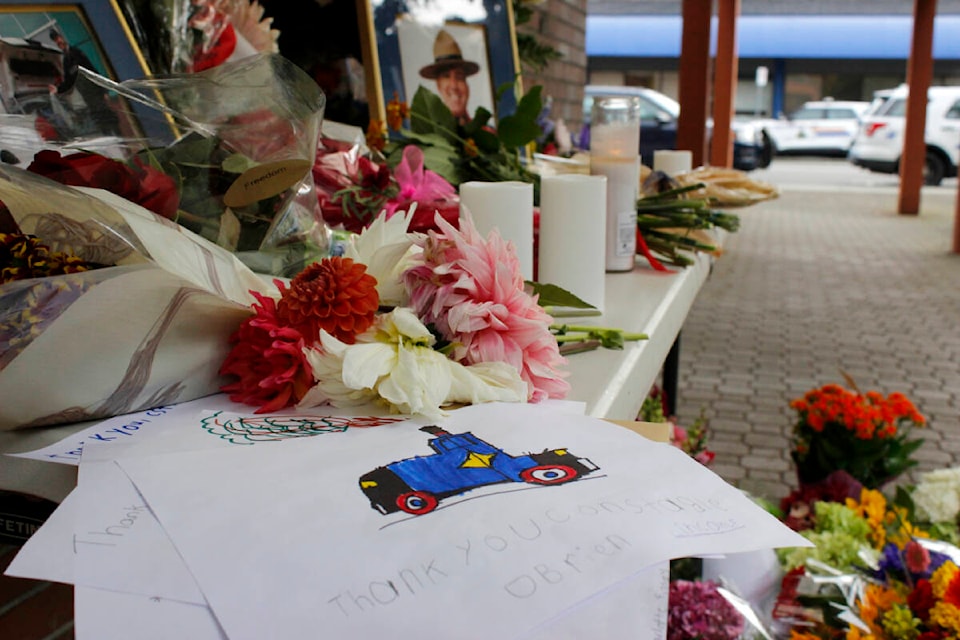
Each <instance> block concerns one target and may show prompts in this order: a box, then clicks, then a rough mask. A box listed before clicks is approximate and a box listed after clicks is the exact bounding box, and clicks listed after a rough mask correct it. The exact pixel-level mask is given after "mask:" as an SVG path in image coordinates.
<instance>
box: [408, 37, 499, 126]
mask: <svg viewBox="0 0 960 640" xmlns="http://www.w3.org/2000/svg"><path fill="white" fill-rule="evenodd" d="M397 36H398V39H399V45H400V63H401V68H402V69H403V88H404V92H403V94H402V95H403V99H405V100H406V101H408V102H409V100H410V99H411V98H412V97H413V95H414V94H415V93H416V92H417V88H418V87H420V86H423V87H426V88H427V89H429V90H430V91H432V92H434V93H436V94H437V95H439V96H440V99H441V100H443V103H444V104H445V105H447V107H448V108H449V109H450V111H451V112H452V113H453V116H454V117H455V118H456V119H457V121H458V122H460V123H461V124H463V123H465V122H467V121H468V120H470V119H471V118H472V117H473V114H474V112H475V111H476V109H477V107H485V108H486V109H488V110H489V111H490V112H491V113H493V114H494V117H496V105H494V104H493V95H494V93H493V91H494V89H493V80H492V78H491V77H490V66H489V62H488V57H487V40H486V28H485V27H484V26H483V25H482V24H462V23H454V22H448V23H446V24H444V25H442V26H440V27H436V26H431V25H425V24H423V23H420V22H417V21H416V20H410V19H400V20H398V21H397Z"/></svg>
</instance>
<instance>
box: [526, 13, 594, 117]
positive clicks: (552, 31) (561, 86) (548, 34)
mask: <svg viewBox="0 0 960 640" xmlns="http://www.w3.org/2000/svg"><path fill="white" fill-rule="evenodd" d="M515 1H518V2H519V1H521V0H515ZM533 9H534V16H533V19H532V20H530V22H528V23H526V24H524V25H519V26H518V27H517V30H518V31H520V32H522V33H529V34H531V35H533V36H535V37H536V38H537V39H538V40H539V41H540V42H542V43H543V44H549V45H550V46H552V47H553V48H554V49H557V50H558V51H559V52H560V53H562V54H563V58H561V59H559V60H554V61H552V62H550V64H548V65H547V67H546V68H545V69H544V70H543V71H542V72H541V73H535V72H534V71H533V70H532V69H528V68H524V69H523V86H524V88H529V87H532V86H535V85H538V84H539V85H542V86H543V95H544V96H545V97H546V96H550V97H552V98H553V110H552V112H551V116H552V117H553V118H554V119H560V118H562V119H563V120H564V121H565V122H566V123H567V126H568V127H569V129H570V130H571V131H573V132H577V131H579V130H580V125H581V123H582V109H583V86H584V85H585V84H586V83H587V54H586V50H585V33H586V23H587V0H544V1H543V2H541V3H540V4H536V5H534V6H533Z"/></svg>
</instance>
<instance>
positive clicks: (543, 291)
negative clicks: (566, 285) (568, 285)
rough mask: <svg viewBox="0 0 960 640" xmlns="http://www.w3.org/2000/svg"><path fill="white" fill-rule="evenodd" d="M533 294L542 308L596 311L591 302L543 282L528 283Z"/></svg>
mask: <svg viewBox="0 0 960 640" xmlns="http://www.w3.org/2000/svg"><path fill="white" fill-rule="evenodd" d="M526 284H527V286H528V287H529V288H530V289H531V292H532V293H533V294H534V295H536V296H538V299H537V302H538V303H539V304H540V306H541V307H570V308H573V309H596V307H595V306H593V305H592V304H590V303H589V302H585V301H583V300H581V299H580V298H578V297H577V296H575V295H573V294H572V293H570V292H569V291H567V290H566V289H561V288H560V287H558V286H557V285H555V284H548V283H541V282H527V283H526Z"/></svg>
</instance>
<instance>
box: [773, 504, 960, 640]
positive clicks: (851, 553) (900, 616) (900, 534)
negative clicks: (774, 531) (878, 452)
mask: <svg viewBox="0 0 960 640" xmlns="http://www.w3.org/2000/svg"><path fill="white" fill-rule="evenodd" d="M904 497H905V494H900V495H898V497H897V500H896V502H895V503H890V502H889V501H888V500H887V498H886V497H885V496H884V495H883V494H882V493H880V492H879V491H876V490H871V489H863V490H862V492H861V495H860V497H859V498H858V499H853V498H847V499H846V501H845V502H843V503H841V502H816V503H814V518H813V527H812V528H811V529H809V530H807V531H805V532H804V533H803V534H802V535H804V536H805V537H806V538H808V539H809V540H811V541H812V542H814V543H815V545H816V546H815V547H812V548H795V549H791V550H785V551H781V552H780V556H781V561H782V562H783V565H784V568H785V569H787V570H788V573H787V575H786V576H785V577H784V580H783V587H782V590H781V593H780V597H779V599H778V602H777V604H776V606H775V608H774V615H775V617H776V618H777V619H778V620H779V622H780V623H781V624H782V625H783V626H784V627H785V629H786V630H789V632H790V638H791V640H820V639H833V638H847V639H860V638H864V639H866V638H874V639H875V640H945V639H946V638H956V637H957V636H958V633H960V569H958V566H957V563H958V562H960V549H957V548H956V547H955V546H953V545H952V544H949V543H947V542H944V541H941V540H938V539H935V538H932V537H931V536H930V532H929V531H925V530H923V529H921V528H919V527H918V526H916V524H914V519H913V517H914V514H913V512H912V511H911V509H910V508H909V506H907V504H906V503H908V502H909V501H908V500H907V501H904V499H903V498H904Z"/></svg>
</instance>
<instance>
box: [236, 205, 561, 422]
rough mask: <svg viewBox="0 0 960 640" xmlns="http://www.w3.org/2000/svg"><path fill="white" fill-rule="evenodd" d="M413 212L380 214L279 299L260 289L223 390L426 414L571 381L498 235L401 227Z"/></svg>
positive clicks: (273, 403) (248, 399)
mask: <svg viewBox="0 0 960 640" xmlns="http://www.w3.org/2000/svg"><path fill="white" fill-rule="evenodd" d="M414 213H415V212H413V211H408V212H404V213H398V214H397V215H395V216H393V217H390V218H387V217H386V216H382V217H378V218H377V219H376V220H375V221H374V222H373V223H372V224H371V225H370V226H369V227H368V228H367V229H365V230H364V231H363V232H362V233H361V234H359V235H356V236H354V237H353V238H351V239H350V242H349V243H348V244H347V246H346V249H345V254H344V255H343V256H337V257H331V258H325V259H323V260H321V261H320V262H318V263H316V264H313V265H311V266H310V267H308V268H307V269H305V270H304V271H303V272H302V273H300V274H298V275H297V276H296V277H295V278H293V280H291V282H290V284H289V286H287V285H285V284H284V283H282V282H280V281H277V282H276V284H277V295H276V296H275V297H266V296H260V295H258V296H257V298H258V303H257V304H255V305H254V307H253V310H254V315H253V316H252V317H251V318H249V319H248V320H246V321H245V322H244V323H243V324H242V325H241V326H240V328H239V329H238V330H237V332H236V333H235V334H234V335H233V337H232V338H231V342H232V345H233V346H232V349H231V351H230V354H229V355H228V357H227V359H226V360H225V361H224V363H223V366H222V368H221V373H223V374H224V375H227V376H232V377H233V379H234V381H233V382H231V383H229V384H228V385H226V386H225V387H224V391H226V392H227V393H228V394H229V395H230V397H231V398H232V399H233V400H236V401H240V402H245V403H248V404H253V405H256V406H258V407H259V409H258V411H260V412H267V411H274V410H277V409H281V408H284V407H288V406H294V405H299V406H313V405H317V404H323V403H329V404H332V405H334V406H340V407H342V406H350V405H356V404H363V403H368V402H371V401H373V402H377V403H380V404H383V405H386V406H388V407H389V408H390V409H392V410H394V411H397V412H401V413H410V414H422V415H427V416H438V415H441V414H442V407H444V406H447V405H450V404H455V403H463V404H468V403H478V402H488V401H507V402H526V401H533V402H537V401H541V400H544V399H546V398H562V397H564V396H565V395H566V393H567V392H568V390H569V385H568V383H567V382H566V381H565V380H564V379H563V377H564V373H563V372H561V370H560V367H561V366H562V365H563V363H564V359H563V357H562V356H561V355H560V352H559V347H558V343H557V341H556V339H554V337H553V335H552V333H551V332H550V322H551V318H550V316H549V315H547V314H546V313H545V312H544V310H543V309H542V308H541V307H540V306H539V304H538V303H537V297H536V296H535V295H531V294H529V293H527V292H526V291H525V290H524V283H523V280H522V277H521V275H520V268H519V261H518V260H517V257H516V254H515V253H514V252H513V250H512V248H511V247H510V245H508V244H507V243H505V242H504V241H503V240H502V239H501V238H500V237H499V235H498V234H497V232H496V231H493V232H491V234H490V235H489V236H487V237H486V238H484V237H482V236H481V235H480V234H479V233H478V232H477V230H476V229H475V227H474V226H473V223H472V221H471V219H470V218H469V217H464V218H462V219H461V220H460V228H459V229H458V228H456V227H454V226H453V225H452V224H450V223H449V222H447V221H446V220H444V219H443V217H442V216H441V215H439V214H438V215H437V216H436V218H435V221H434V222H435V224H436V226H437V230H431V231H427V232H426V233H414V234H408V233H407V228H408V224H409V219H410V218H412V217H413V215H414Z"/></svg>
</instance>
